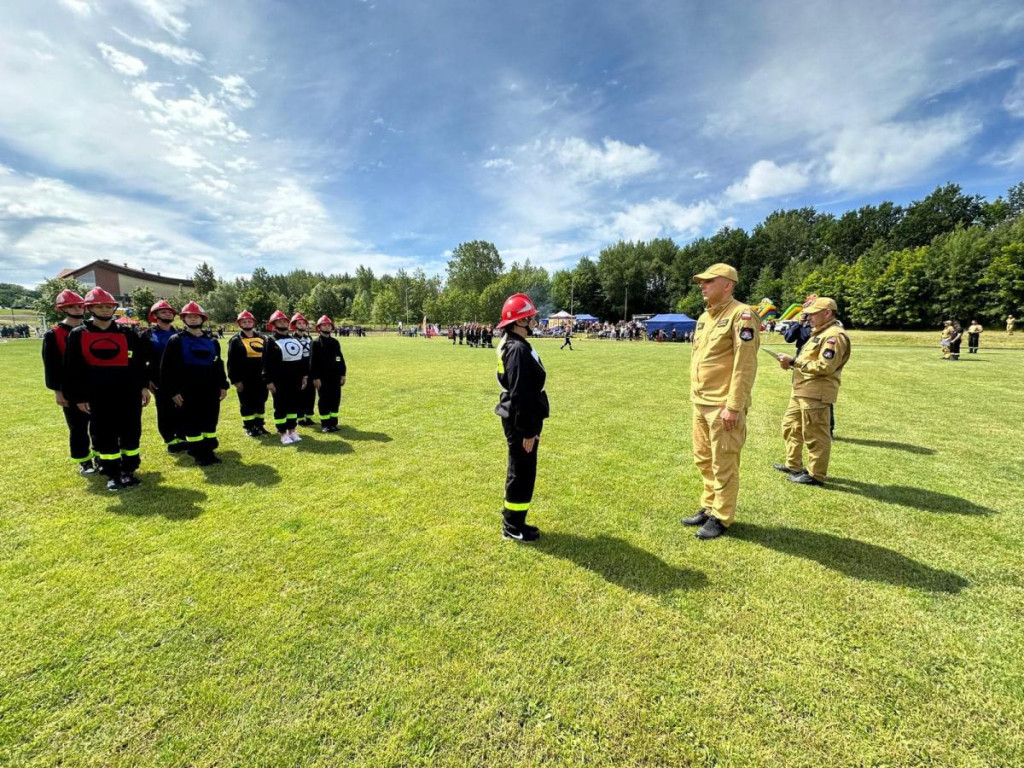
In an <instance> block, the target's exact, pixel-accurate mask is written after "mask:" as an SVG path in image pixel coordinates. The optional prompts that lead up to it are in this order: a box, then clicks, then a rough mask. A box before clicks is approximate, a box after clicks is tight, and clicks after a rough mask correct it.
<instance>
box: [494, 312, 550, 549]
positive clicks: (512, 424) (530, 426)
mask: <svg viewBox="0 0 1024 768" xmlns="http://www.w3.org/2000/svg"><path fill="white" fill-rule="evenodd" d="M536 314H537V308H536V306H534V303H533V301H532V300H531V299H530V297H529V296H527V295H526V294H525V293H514V294H512V295H511V296H509V297H508V298H507V299H506V300H505V304H504V306H503V307H502V309H501V321H500V322H499V323H498V328H499V329H501V331H502V337H501V341H500V342H499V343H498V349H497V350H496V352H497V356H498V374H497V375H498V385H499V386H500V387H501V395H500V397H499V399H498V405H497V406H495V408H494V412H495V414H497V415H498V416H500V417H501V427H502V430H503V431H504V433H505V442H506V443H507V445H508V470H507V472H506V474H505V503H504V505H503V507H502V510H501V514H502V521H503V522H502V528H501V535H502V536H503V537H504V538H506V539H513V540H515V541H536V540H537V539H538V538H540V530H539V529H538V528H537V527H536V526H533V525H527V523H526V515H527V513H528V512H529V511H530V503H531V502H532V501H533V489H534V485H535V484H536V481H537V452H538V450H539V448H540V433H541V430H542V429H543V428H544V419H546V418H547V417H548V416H549V414H550V412H551V410H550V405H549V403H548V395H547V392H545V391H544V385H545V381H546V380H547V371H545V370H544V366H543V365H542V364H541V362H540V357H539V356H538V355H537V352H536V350H534V349H533V348H532V347H531V346H530V343H529V342H528V341H527V340H526V339H527V337H528V336H529V335H530V330H531V328H532V327H533V326H534V325H535V324H536V320H535V319H534V318H535V316H536Z"/></svg>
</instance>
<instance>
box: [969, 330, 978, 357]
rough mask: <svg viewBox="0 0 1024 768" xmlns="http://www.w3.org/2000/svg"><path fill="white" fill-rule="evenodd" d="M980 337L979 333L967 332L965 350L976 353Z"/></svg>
mask: <svg viewBox="0 0 1024 768" xmlns="http://www.w3.org/2000/svg"><path fill="white" fill-rule="evenodd" d="M980 338H981V334H980V333H968V334H967V351H968V352H969V353H970V354H976V353H977V352H978V340H979V339H980Z"/></svg>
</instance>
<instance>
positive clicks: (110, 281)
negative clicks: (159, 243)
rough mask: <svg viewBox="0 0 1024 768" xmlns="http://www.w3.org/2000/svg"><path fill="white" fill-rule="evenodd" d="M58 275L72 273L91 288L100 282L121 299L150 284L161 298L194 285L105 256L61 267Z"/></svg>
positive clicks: (99, 284) (123, 299)
mask: <svg viewBox="0 0 1024 768" xmlns="http://www.w3.org/2000/svg"><path fill="white" fill-rule="evenodd" d="M57 277H73V278H75V279H76V280H77V281H78V282H80V283H81V284H82V285H84V286H87V287H89V288H95V287H97V286H99V287H100V288H103V289H104V290H106V291H109V292H110V293H112V294H114V296H116V297H117V299H118V301H125V300H126V299H127V298H128V296H129V295H130V294H131V292H132V291H134V290H135V289H136V288H143V287H145V288H149V289H150V290H151V291H153V293H154V294H155V295H156V297H157V298H158V299H166V298H169V297H170V296H173V295H174V294H176V293H178V292H180V291H182V290H184V289H187V288H194V287H195V284H194V283H193V282H192V281H191V280H188V279H186V278H183V277H167V276H165V275H161V274H160V273H159V272H147V271H146V270H144V269H132V268H131V267H129V266H128V265H127V264H114V263H113V262H110V261H103V260H102V259H100V260H97V261H93V262H91V263H89V264H86V265H85V266H84V267H79V268H78V269H62V270H61V271H60V274H58V275H57Z"/></svg>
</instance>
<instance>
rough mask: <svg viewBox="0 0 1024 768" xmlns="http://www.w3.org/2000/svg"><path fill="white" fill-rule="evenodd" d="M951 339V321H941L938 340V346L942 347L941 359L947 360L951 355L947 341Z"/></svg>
mask: <svg viewBox="0 0 1024 768" xmlns="http://www.w3.org/2000/svg"><path fill="white" fill-rule="evenodd" d="M952 338H953V321H952V320H943V321H942V337H941V338H940V339H939V346H941V347H942V359H943V360H949V358H950V355H951V354H952V353H951V352H950V350H949V341H950V339H952Z"/></svg>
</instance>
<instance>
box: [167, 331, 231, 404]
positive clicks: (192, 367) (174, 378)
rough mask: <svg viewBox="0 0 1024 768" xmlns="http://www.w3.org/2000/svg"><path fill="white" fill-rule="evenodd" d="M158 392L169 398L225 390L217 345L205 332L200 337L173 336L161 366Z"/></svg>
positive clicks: (222, 359) (189, 335) (225, 382)
mask: <svg viewBox="0 0 1024 768" xmlns="http://www.w3.org/2000/svg"><path fill="white" fill-rule="evenodd" d="M160 388H161V389H162V390H163V391H164V394H165V395H167V396H168V397H174V396H175V395H180V394H182V393H183V392H186V391H190V390H191V391H196V390H209V391H213V390H220V389H227V388H228V380H227V377H226V376H225V375H224V358H222V357H221V355H220V342H219V341H217V340H216V339H215V338H213V336H212V335H211V334H210V333H209V332H208V331H204V332H203V334H202V335H201V336H193V335H192V334H191V333H189V332H188V331H182V332H181V333H178V334H175V335H174V336H172V337H171V339H170V341H168V342H167V347H166V348H165V349H164V357H163V361H162V362H161V363H160Z"/></svg>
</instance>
